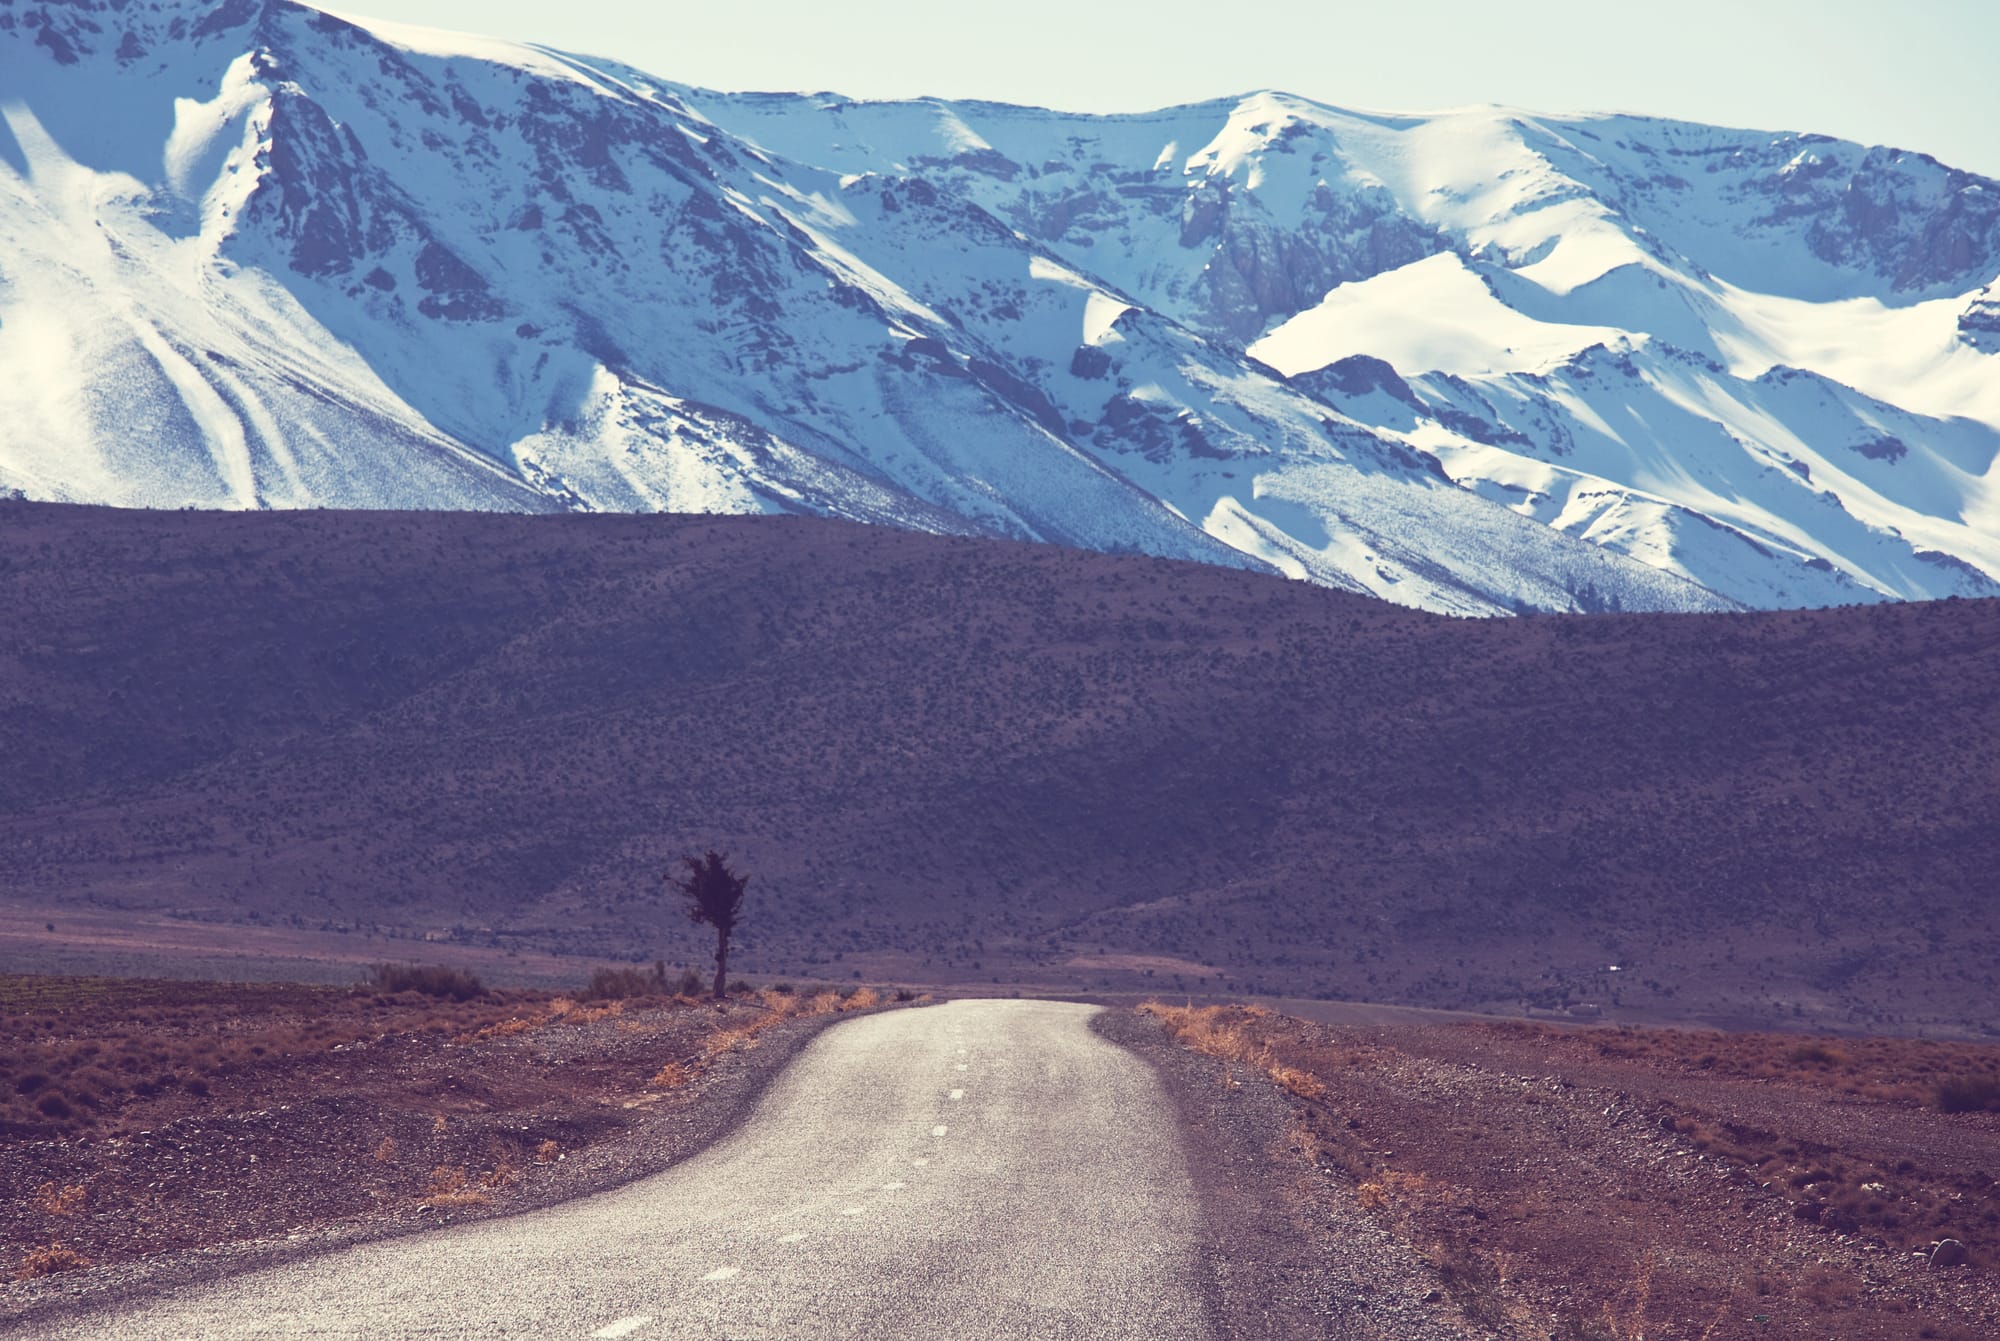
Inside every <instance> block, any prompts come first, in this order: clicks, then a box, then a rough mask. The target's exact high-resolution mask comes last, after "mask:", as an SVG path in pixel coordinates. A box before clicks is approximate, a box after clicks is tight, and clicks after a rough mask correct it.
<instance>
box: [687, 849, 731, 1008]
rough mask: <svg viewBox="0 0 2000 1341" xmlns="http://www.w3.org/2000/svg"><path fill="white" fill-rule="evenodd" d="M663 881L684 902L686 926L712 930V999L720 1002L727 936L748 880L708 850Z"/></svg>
mask: <svg viewBox="0 0 2000 1341" xmlns="http://www.w3.org/2000/svg"><path fill="white" fill-rule="evenodd" d="M666 881H667V884H668V885H670V886H672V887H673V888H674V889H676V890H678V891H679V892H680V893H681V895H682V896H683V897H684V898H686V899H687V912H688V920H689V921H690V922H695V923H706V924H707V925H709V926H711V927H714V928H715V997H716V1000H718V1001H720V1000H721V999H722V998H723V997H724V996H726V995H727V994H728V987H729V933H730V932H732V931H734V930H735V929H736V917H737V914H738V913H739V912H740V911H741V910H742V907H743V891H744V890H745V889H746V888H748V887H749V884H750V877H749V876H747V875H738V874H736V872H734V871H732V870H730V869H729V858H728V857H726V856H724V855H723V854H722V853H720V852H717V851H715V850H714V849H713V848H711V849H709V851H708V852H706V853H705V854H703V855H702V856H699V857H694V856H685V857H682V858H681V873H680V874H675V873H674V872H673V871H668V872H667V874H666Z"/></svg>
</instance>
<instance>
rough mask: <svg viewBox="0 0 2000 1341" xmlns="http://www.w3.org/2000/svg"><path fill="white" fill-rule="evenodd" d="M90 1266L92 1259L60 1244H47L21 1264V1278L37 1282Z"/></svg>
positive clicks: (29, 1255) (30, 1254) (37, 1249)
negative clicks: (57, 1274)
mask: <svg viewBox="0 0 2000 1341" xmlns="http://www.w3.org/2000/svg"><path fill="white" fill-rule="evenodd" d="M89 1265H90V1259H89V1258H88V1257H85V1256H83V1255H82V1254H81V1253H79V1252H77V1251H75V1250H74V1249H71V1248H66V1247H64V1246H63V1245H62V1244H60V1243H50V1244H45V1245H43V1246H42V1247H40V1248H36V1249H35V1250H34V1251H33V1252H30V1253H29V1254H28V1256H27V1257H26V1259H25V1260H23V1261H22V1263H21V1272H20V1278H21V1279H22V1280H35V1279H37V1278H39V1277H42V1276H53V1275H55V1274H56V1273H57V1272H61V1271H82V1270H83V1269H84V1268H85V1267H88V1266H89Z"/></svg>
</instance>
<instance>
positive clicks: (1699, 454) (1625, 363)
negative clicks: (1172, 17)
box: [0, 0, 2000, 614]
mask: <svg viewBox="0 0 2000 1341" xmlns="http://www.w3.org/2000/svg"><path fill="white" fill-rule="evenodd" d="M1996 276H2000V183H1995V182H1991V181H1987V180H1984V179H1980V178H1977V177H1974V176H1971V175H1969V174H1965V173H1960V172H1954V171H1952V170H1951V169H1948V168H1945V167H1943V166H1941V165H1939V164H1937V163H1935V162H1934V161H1932V160H1930V159H1928V158H1925V157H1922V156H1920V155H1914V154H1905V153H1900V152H1897V151H1892V150H1882V149H1864V148H1861V147H1859V146H1855V145H1850V144H1845V143H1840V142H1836V141H1831V140H1827V139H1824V138H1820V137H1812V136H1798V135H1779V136H1774V135H1771V134H1765V133H1756V132H1743V131H1725V130H1718V129H1714V128H1710V127H1704V126H1696V125H1688V124H1682V123H1674V122H1662V121H1645V120H1636V119H1631V118H1617V117H1597V118H1546V117H1532V116H1528V115H1525V114H1518V113H1512V112H1506V111H1500V110H1494V109H1481V110H1477V111H1465V112H1456V113H1446V114H1440V115H1432V116H1421V117H1419V116H1407V117H1405V116H1384V115H1374V114H1359V113H1353V112H1345V111H1339V110H1336V109H1333V108H1329V107H1325V106H1321V105H1319V104H1315V103H1311V102H1307V101H1304V100H1301V99H1297V98H1292V97H1288V96H1285V95H1281V94H1275V93H1264V94H1256V95H1252V96H1249V97H1244V98H1237V99H1229V100H1225V101H1219V102H1214V103H1205V104H1198V105H1194V106H1189V107H1181V108H1174V109H1169V110H1167V111H1162V112H1155V113H1149V114H1143V115H1132V116H1114V117H1102V116H1080V115H1067V114H1063V113H1057V112H1049V111H1042V110H1037V109H1029V108H1017V107H1005V106H996V105H991V104H979V103H950V102H941V101H922V102H911V103H854V102H850V101H846V100H843V99H840V98H837V97H834V96H831V95H741V94H719V93H711V92H708V91H705V90H700V89H696V88H692V87H687V86H682V85H676V84H670V83H667V82H665V81H663V80H660V79H658V78H655V77H653V76H650V75H646V74H643V73H641V72H639V71H636V70H633V69H630V68H628V67H625V66H622V65H619V64H617V63H615V62H611V61H605V60H599V59H589V58H582V57H576V56H571V55H567V54H563V53H559V52H554V51H549V50H545V49H541V48H535V47H528V46H522V45H518V44H513V43H505V42H497V41H488V40H484V39H479V38H471V37H463V36H459V35H454V34H441V33H437V32H432V31H428V30H421V29H411V28H405V27H401V26H398V25H394V24H387V23H378V22H374V21H350V20H347V19H343V18H340V17H336V16H334V15H332V14H329V13H326V12H323V11H320V10H317V9H313V8H310V7H308V6H305V5H301V4H296V3H292V2H291V0H264V2H263V3H259V0H228V2H227V3H224V4H222V5H220V6H201V5H195V4H190V3H183V0H156V2H154V3H148V2H147V0H75V2H74V3H48V4H27V3H21V0H0V369H4V370H5V372H6V374H7V376H6V377H5V378H0V491H4V490H15V491H19V492H21V493H24V494H26V495H28V496H30V497H35V498H49V499H69V500H78V501H94V502H106V503H119V504H128V505H146V506H186V505H193V506H200V507H264V506H269V507H296V506H331V507H413V508H498V509H559V508H594V509H613V510H652V509H674V510H683V511H728V512H754V511H777V510H797V511H812V512H820V513H826V514H830V515H835V516H844V517H851V518H857V519H861V520H867V521H873V522H879V523H885V524H890V525H895V526H901V527H910V528H917V529H924V530H932V531H940V532H964V533H973V534H997V535H1010V536H1018V537H1024V538H1034V539H1042V540H1048V541H1056V542H1061V543H1066V544H1072V545H1078V546H1084V547H1089V548H1096V549H1102V550H1139V551H1144V552H1149V553H1154V554H1161V555H1169V556H1176V557H1184V558H1192V559H1200V560H1205V561H1209V562H1219V563H1229V564H1237V565H1243V566H1250V567H1269V568H1272V569H1276V570H1278V571H1281V572H1284V573H1287V574H1289V575H1292V576H1295V577H1301V578H1307V579H1311V580H1314V581H1318V582H1322V583H1326V584H1328V585H1332V586H1337V587H1342V588H1347V589H1350V590H1357V591H1364V592H1369V593H1372V594H1376V595H1380V596H1384V597H1387V598H1389V599H1392V600H1396V601H1400V602H1403V603H1406V604H1412V605H1418V606H1423V607H1426V608H1430V609H1436V610H1443V611H1452V612H1458V613H1476V614H1487V613H1498V612H1504V611H1510V610H1517V609H1576V608H1610V607H1619V608H1627V609H1674V610H1696V609H1716V608H1729V607H1732V606H1784V605H1805V604H1821V603H1827V602H1834V601H1856V600H1871V599H1880V598H1885V597H1925V596H1942V595H1948V594H1961V593H1962V594H1986V593H1993V592H1995V591H2000V586H1996V584H1995V581H1994V575H1996V574H2000V496H1996V494H1995V492H1994V486H1993V483H1992V478H1991V477H1992V476H1993V470H1994V464H1995V458H1996V455H2000V362H1996V359H2000V296H1996V295H2000V280H1996Z"/></svg>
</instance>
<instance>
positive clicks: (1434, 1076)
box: [1146, 1005, 2000, 1341]
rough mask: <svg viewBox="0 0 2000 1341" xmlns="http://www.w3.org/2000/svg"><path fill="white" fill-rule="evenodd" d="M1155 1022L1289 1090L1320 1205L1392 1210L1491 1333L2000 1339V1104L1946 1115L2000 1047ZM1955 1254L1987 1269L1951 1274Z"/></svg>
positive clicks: (1397, 1229) (1172, 1018) (1395, 1223)
mask: <svg viewBox="0 0 2000 1341" xmlns="http://www.w3.org/2000/svg"><path fill="white" fill-rule="evenodd" d="M1146 1009H1147V1010H1149V1011H1150V1012H1151V1013H1155V1014H1158V1015H1159V1016H1160V1017H1161V1018H1162V1019H1163V1021H1164V1022H1165V1023H1166V1024H1167V1025H1168V1027H1169V1028H1170V1029H1171V1030H1173V1031H1174V1032H1175V1033H1176V1034H1177V1035H1178V1037H1179V1038H1180V1040H1181V1041H1182V1042H1183V1043H1184V1044H1186V1045H1188V1046H1189V1047H1191V1048H1193V1049H1195V1050H1196V1051H1198V1052H1202V1053H1206V1054H1208V1055H1209V1057H1211V1058H1212V1059H1213V1061H1214V1062H1215V1063H1216V1067H1217V1074H1216V1083H1217V1084H1218V1085H1221V1086H1227V1085H1230V1084H1232V1083H1240V1081H1241V1079H1242V1078H1244V1077H1249V1078H1253V1079H1254V1078H1258V1077H1259V1073H1261V1074H1262V1076H1268V1077H1270V1078H1271V1079H1273V1080H1275V1081H1276V1082H1277V1083H1278V1084H1279V1086H1280V1087H1282V1088H1283V1089H1284V1090H1286V1091H1287V1092H1288V1093H1289V1094H1290V1096H1291V1100H1292V1103H1293V1105H1294V1108H1295V1119H1296V1120H1295V1125H1294V1127H1293V1130H1292V1136H1291V1141H1290V1143H1289V1147H1288V1148H1284V1149H1280V1150H1278V1151H1276V1152H1275V1154H1276V1157H1277V1158H1278V1159H1279V1161H1280V1162H1281V1163H1287V1164H1289V1165H1291V1166H1292V1167H1295V1168H1296V1169H1298V1170H1299V1171H1300V1174H1301V1187H1302V1189H1303V1190H1304V1193H1305V1195H1306V1196H1307V1197H1308V1198H1309V1199H1314V1200H1318V1201H1321V1202H1331V1203H1338V1204H1340V1205H1342V1206H1347V1207H1352V1206H1358V1207H1360V1208H1361V1209H1363V1210H1365V1211H1367V1212H1368V1213H1369V1214H1370V1215H1372V1217H1373V1218H1374V1220H1375V1221H1376V1223H1377V1224H1379V1225H1381V1226H1382V1227H1384V1228H1385V1229H1387V1230H1389V1231H1390V1232H1392V1233H1393V1234H1395V1235H1396V1236H1397V1237H1398V1238H1399V1239H1400V1240H1401V1241H1402V1242H1403V1243H1404V1244H1405V1245H1406V1247H1407V1250H1408V1252H1409V1253H1410V1254H1411V1256H1412V1258H1413V1259H1415V1260H1420V1261H1422V1262H1424V1263H1426V1264H1428V1265H1429V1266H1431V1267H1433V1268H1434V1269H1435V1270H1436V1271H1437V1272H1438V1273H1439V1275H1440V1276H1442V1277H1443V1279H1444V1280H1445V1281H1446V1282H1447V1283H1448V1289H1449V1292H1450V1294H1451V1296H1452V1298H1453V1300H1454V1301H1455V1302H1456V1303H1457V1304H1458V1305H1459V1306H1460V1307H1461V1308H1462V1309H1463V1311H1464V1314H1465V1316H1466V1317H1468V1318H1469V1319H1472V1320H1474V1321H1475V1322H1476V1323H1477V1324H1478V1325H1479V1327H1480V1328H1482V1329H1483V1330H1485V1331H1487V1332H1488V1333H1489V1334H1491V1335H1494V1336H1500V1337H1507V1338H1529V1337H1532V1338H1535V1339H1536V1341H1543V1339H1544V1338H1556V1339H1557V1341H1638V1338H1641V1337H1643V1338H1646V1341H1669V1339H1671V1338H1687V1339H1688V1341H1695V1339H1697V1338H1699V1339H1701V1341H1733V1339H1734V1338H1780V1337H1782V1338H1787V1339H1788V1341H1792V1339H1796V1341H1810V1339H1818V1338H1824V1339H1825V1341H1890V1339H1891V1338H1941V1339H1945V1341H1975V1339H1978V1341H1988V1339H1990V1338H1992V1337H1994V1336H1996V1335H2000V1288H1996V1276H1995V1268H1996V1267H2000V1185H1996V1183H1995V1181H1994V1178H1993V1176H1992V1171H1994V1170H2000V1114H1996V1113H1993V1112H1986V1111H1978V1112H1945V1111H1941V1110H1940V1108H1939V1106H1938V1101H1937V1096H1938V1093H1939V1086H1940V1085H1943V1084H1946V1083H1948V1082H1952V1081H1954V1080H1959V1079H1962V1078H1963V1077H1964V1076H1966V1075H1967V1074H1968V1073H1973V1074H1979V1075H1991V1074H1992V1073H1993V1071H1994V1069H1995V1068H1996V1067H2000V1049H1993V1048H1989V1047H1978V1046H1973V1045H1958V1044H1953V1045H1939V1044H1925V1043H1920V1042H1913V1041H1906V1040H1894V1039H1864V1040H1856V1039H1839V1040H1834V1039H1823V1040H1821V1039H1812V1038H1807V1037H1802V1036H1797V1035H1768V1034H1729V1035H1724V1034H1718V1033H1709V1032H1692V1031H1674V1030H1638V1029H1595V1030H1555V1029H1549V1028H1545V1027H1537V1026H1532V1025H1492V1024H1459V1023H1440V1024H1401V1025H1391V1026H1377V1027H1367V1026H1340V1025H1326V1024H1315V1023H1309V1022H1306V1021H1302V1020H1296V1019H1291V1018H1287V1017H1284V1016H1280V1015H1274V1014H1271V1013H1269V1012H1265V1011H1261V1010H1256V1009H1237V1008H1209V1009H1202V1008H1196V1009H1193V1010H1189V1009H1187V1008H1176V1007H1162V1006H1157V1005H1155V1006H1152V1007H1148V1008H1146ZM1947 1237H1949V1238H1953V1239H1956V1240H1958V1241H1960V1242H1962V1243H1963V1244H1964V1245H1965V1246H1966V1248H1967V1250H1968V1255H1969V1259H1970V1260H1969V1262H1968V1263H1967V1264H1965V1265H1958V1266H1949V1267H1947V1266H1944V1265H1942V1264H1941V1262H1940V1264H1937V1265H1933V1262H1932V1259H1931V1255H1930V1246H1931V1244H1932V1243H1933V1242H1934V1241H1936V1240H1939V1239H1943V1238H1947ZM1949 1252H1950V1250H1947V1255H1949Z"/></svg>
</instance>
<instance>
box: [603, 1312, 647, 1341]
mask: <svg viewBox="0 0 2000 1341" xmlns="http://www.w3.org/2000/svg"><path fill="white" fill-rule="evenodd" d="M652 1320H653V1319H652V1315H651V1314H641V1313H635V1314H633V1315H632V1316H631V1317H629V1318H620V1319H618V1320H617V1321H616V1322H607V1323H605V1324H604V1325H603V1326H602V1327H600V1328H598V1329H597V1330H596V1331H594V1332H592V1333H591V1335H592V1336H596V1337H602V1338H603V1339H604V1341H617V1339H618V1338H619V1337H621V1336H630V1335H632V1333H634V1332H636V1331H638V1330H639V1329H640V1328H641V1327H644V1326H645V1325H646V1324H647V1323H649V1322H651V1321H652Z"/></svg>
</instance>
